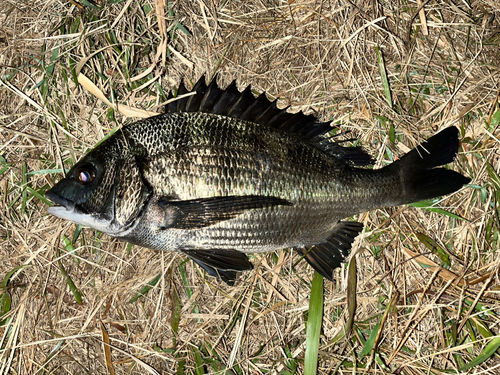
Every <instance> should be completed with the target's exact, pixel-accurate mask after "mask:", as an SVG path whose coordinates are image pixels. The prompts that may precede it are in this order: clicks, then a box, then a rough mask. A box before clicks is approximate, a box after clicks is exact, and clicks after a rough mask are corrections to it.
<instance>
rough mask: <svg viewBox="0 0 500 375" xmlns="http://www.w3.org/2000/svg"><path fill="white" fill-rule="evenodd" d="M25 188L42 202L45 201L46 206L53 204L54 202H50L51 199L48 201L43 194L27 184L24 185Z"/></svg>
mask: <svg viewBox="0 0 500 375" xmlns="http://www.w3.org/2000/svg"><path fill="white" fill-rule="evenodd" d="M26 190H27V191H28V192H29V193H30V194H31V195H33V196H35V197H37V198H38V199H40V200H41V201H42V202H43V203H45V204H46V205H47V206H49V207H50V206H53V205H54V203H52V202H51V201H49V200H48V199H47V198H45V196H43V195H42V194H40V193H39V192H38V191H36V190H35V189H32V188H30V187H29V186H26Z"/></svg>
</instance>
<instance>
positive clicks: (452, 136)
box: [387, 126, 470, 204]
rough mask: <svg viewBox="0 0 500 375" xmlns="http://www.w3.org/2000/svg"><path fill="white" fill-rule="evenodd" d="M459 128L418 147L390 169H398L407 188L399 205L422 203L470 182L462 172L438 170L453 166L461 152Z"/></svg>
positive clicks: (452, 129)
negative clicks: (446, 165) (449, 165)
mask: <svg viewBox="0 0 500 375" xmlns="http://www.w3.org/2000/svg"><path fill="white" fill-rule="evenodd" d="M458 146H459V142H458V129H457V128H456V127H454V126H452V127H449V128H447V129H445V130H443V131H441V132H439V133H438V134H436V135H434V136H432V137H431V138H429V139H428V140H427V141H426V142H423V143H422V144H421V145H419V146H417V147H416V148H414V149H413V150H411V151H410V152H409V153H407V154H406V155H404V156H403V157H402V158H401V159H399V160H397V161H396V162H394V163H392V164H391V165H389V166H388V167H387V168H391V169H392V168H397V169H399V173H401V175H402V179H403V187H402V192H401V193H402V196H401V201H400V202H399V204H407V203H413V202H418V201H421V200H424V199H431V198H435V197H439V196H441V195H446V194H450V193H453V192H455V191H457V190H459V189H460V188H461V187H462V186H463V185H465V184H467V183H469V182H470V179H469V178H467V177H465V176H462V175H461V174H460V173H458V172H455V171H451V170H447V169H444V168H435V167H439V166H441V165H445V164H448V163H451V162H452V161H453V160H455V157H456V155H457V152H458Z"/></svg>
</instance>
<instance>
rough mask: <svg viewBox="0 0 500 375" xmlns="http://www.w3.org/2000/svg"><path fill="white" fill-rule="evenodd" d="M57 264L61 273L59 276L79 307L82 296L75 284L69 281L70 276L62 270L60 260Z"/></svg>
mask: <svg viewBox="0 0 500 375" xmlns="http://www.w3.org/2000/svg"><path fill="white" fill-rule="evenodd" d="M59 256H60V255H59V254H58V257H59ZM57 263H58V264H59V270H60V271H61V274H62V275H63V277H64V278H65V281H66V284H68V286H69V289H70V290H71V293H73V296H74V297H75V300H76V302H78V304H79V305H81V304H82V303H83V300H82V294H81V293H80V291H79V290H78V288H77V287H76V285H75V283H74V282H73V280H72V279H71V276H70V275H68V273H67V272H66V270H65V269H64V266H63V265H62V262H61V260H60V259H59V260H58V261H57Z"/></svg>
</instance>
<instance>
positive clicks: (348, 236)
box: [296, 221, 363, 281]
mask: <svg viewBox="0 0 500 375" xmlns="http://www.w3.org/2000/svg"><path fill="white" fill-rule="evenodd" d="M362 230H363V224H362V223H358V222H356V221H340V222H339V223H338V224H337V226H336V227H335V228H334V229H333V232H332V234H331V235H330V237H329V238H328V240H327V241H326V242H323V243H320V244H317V245H314V246H313V247H312V248H311V249H306V248H304V247H302V248H297V249H296V250H297V251H298V252H299V254H301V255H302V256H303V257H304V259H305V260H306V261H307V263H309V264H310V265H311V267H312V268H314V269H315V270H316V271H318V273H319V274H321V275H322V276H323V277H326V278H327V279H328V280H330V281H332V280H333V271H334V270H335V268H338V267H340V265H341V264H342V262H344V259H345V258H346V257H347V255H348V254H349V250H350V249H351V246H352V243H353V242H354V238H355V237H356V236H357V235H358V234H359V233H360V232H361V231H362Z"/></svg>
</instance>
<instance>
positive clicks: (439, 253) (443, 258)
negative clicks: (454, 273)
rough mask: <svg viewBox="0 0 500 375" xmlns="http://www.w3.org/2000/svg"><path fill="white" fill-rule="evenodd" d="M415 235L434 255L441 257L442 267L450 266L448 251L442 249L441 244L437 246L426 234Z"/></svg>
mask: <svg viewBox="0 0 500 375" xmlns="http://www.w3.org/2000/svg"><path fill="white" fill-rule="evenodd" d="M416 236H417V238H418V240H419V241H420V242H422V243H423V244H424V245H425V247H427V248H428V249H429V250H430V251H432V252H433V253H434V254H435V255H437V256H438V257H439V259H441V262H443V263H442V266H443V267H444V268H450V256H449V255H448V252H447V251H446V250H445V249H443V248H442V247H441V246H439V245H438V244H437V243H436V241H435V240H433V239H432V238H430V237H429V236H426V235H425V234H423V233H419V232H417V233H416Z"/></svg>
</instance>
